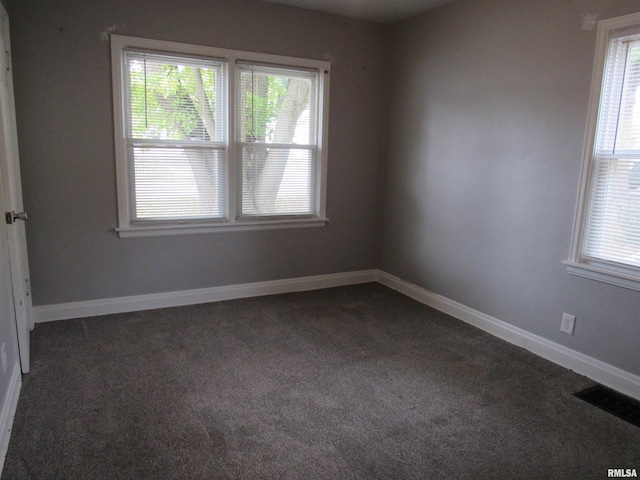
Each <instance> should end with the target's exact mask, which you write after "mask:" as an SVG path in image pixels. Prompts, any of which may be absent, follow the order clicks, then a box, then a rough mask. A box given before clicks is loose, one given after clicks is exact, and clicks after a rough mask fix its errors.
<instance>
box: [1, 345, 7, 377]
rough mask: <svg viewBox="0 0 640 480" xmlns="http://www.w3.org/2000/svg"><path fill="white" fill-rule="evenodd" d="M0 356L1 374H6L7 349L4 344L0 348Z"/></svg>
mask: <svg viewBox="0 0 640 480" xmlns="http://www.w3.org/2000/svg"><path fill="white" fill-rule="evenodd" d="M0 355H2V373H7V347H6V345H5V344H4V343H3V344H2V347H0Z"/></svg>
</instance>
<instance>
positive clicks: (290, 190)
mask: <svg viewBox="0 0 640 480" xmlns="http://www.w3.org/2000/svg"><path fill="white" fill-rule="evenodd" d="M241 162H242V189H241V194H240V195H241V198H240V203H241V213H240V216H244V217H246V216H279V215H312V214H313V213H314V212H315V198H316V195H315V185H316V177H315V150H313V149H298V148H294V149H285V148H267V147H244V148H243V149H242V158H241Z"/></svg>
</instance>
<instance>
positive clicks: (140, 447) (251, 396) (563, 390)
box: [2, 284, 640, 480]
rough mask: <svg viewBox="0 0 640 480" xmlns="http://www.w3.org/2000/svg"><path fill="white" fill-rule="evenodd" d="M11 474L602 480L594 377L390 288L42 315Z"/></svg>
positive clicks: (609, 449) (624, 431)
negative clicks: (82, 315)
mask: <svg viewBox="0 0 640 480" xmlns="http://www.w3.org/2000/svg"><path fill="white" fill-rule="evenodd" d="M32 359H33V364H32V372H31V373H30V374H29V375H28V376H26V377H25V381H24V385H23V388H22V394H21V398H20V402H19V405H18V411H17V416H16V419H15V423H14V429H13V433H12V437H11V443H10V445H9V452H8V455H7V458H6V462H5V466H4V471H3V474H2V479H38V480H40V479H227V478H228V479H258V478H260V479H301V480H308V479H439V478H443V479H445V478H446V479H454V478H455V479H510V480H511V479H572V480H576V479H604V478H607V469H608V468H636V469H638V471H640V428H638V427H636V426H633V425H631V424H629V423H626V422H624V421H622V420H620V419H619V418H617V417H615V416H613V415H610V414H608V413H606V412H604V411H601V410H599V409H597V408H595V407H593V406H591V405H589V404H587V403H586V402H584V401H582V400H580V399H578V398H576V397H574V396H573V393H575V392H577V391H579V390H582V389H584V388H586V387H588V386H590V385H592V384H593V382H591V381H589V380H588V379H586V378H584V377H581V376H579V375H576V374H574V373H572V372H570V371H568V370H565V369H563V368H560V367H558V366H556V365H554V364H551V363H550V362H547V361H546V360H543V359H541V358H538V357H536V356H534V355H532V354H530V353H528V352H526V351H524V350H521V349H519V348H517V347H514V346H512V345H509V344H507V343H505V342H502V341H500V340H498V339H496V338H494V337H492V336H490V335H488V334H486V333H484V332H482V331H480V330H477V329H475V328H473V327H470V326H468V325H466V324H464V323H462V322H460V321H457V320H454V319H452V318H450V317H448V316H446V315H444V314H441V313H439V312H437V311H434V310H432V309H430V308H428V307H426V306H424V305H421V304H419V303H417V302H415V301H413V300H411V299H409V298H407V297H404V296H402V295H400V294H398V293H396V292H394V291H392V290H389V289H387V288H385V287H383V286H381V285H378V284H367V285H359V286H351V287H343V288H334V289H327V290H320V291H314V292H305V293H294V294H286V295H278V296H270V297H260V298H252V299H243V300H234V301H227V302H220V303H212V304H205V305H196V306H189V307H179V308H169V309H162V310H154V311H147V312H139V313H130V314H120V315H109V316H103V317H94V318H88V319H78V320H71V321H61V322H54V323H48V324H39V325H37V327H36V329H35V330H34V332H33V352H32Z"/></svg>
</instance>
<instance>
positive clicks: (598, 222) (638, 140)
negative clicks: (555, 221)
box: [567, 13, 640, 290]
mask: <svg viewBox="0 0 640 480" xmlns="http://www.w3.org/2000/svg"><path fill="white" fill-rule="evenodd" d="M591 96H592V98H591V101H592V103H591V105H590V113H589V123H588V127H587V135H586V144H585V156H584V161H583V172H582V180H581V192H580V197H579V204H578V211H577V214H576V222H575V227H574V239H573V244H572V251H571V258H570V260H569V262H567V264H568V266H569V271H570V272H571V273H574V274H577V275H582V276H586V277H588V278H593V279H597V280H602V281H605V282H608V283H612V284H615V285H619V286H623V287H627V288H632V289H636V290H640V13H639V14H634V15H627V16H625V17H619V18H615V19H611V20H605V21H601V22H599V26H598V40H597V52H596V62H595V66H594V76H593V84H592V94H591Z"/></svg>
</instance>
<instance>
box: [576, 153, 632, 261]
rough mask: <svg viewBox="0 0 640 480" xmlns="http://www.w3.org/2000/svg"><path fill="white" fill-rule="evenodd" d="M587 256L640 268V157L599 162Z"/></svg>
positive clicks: (601, 160) (587, 241) (595, 173)
mask: <svg viewBox="0 0 640 480" xmlns="http://www.w3.org/2000/svg"><path fill="white" fill-rule="evenodd" d="M589 213H590V218H589V223H588V225H587V235H586V239H585V255H586V256H587V257H589V258H592V259H600V260H607V261H613V262H618V263H623V264H626V265H632V266H637V267H640V158H638V159H637V160H636V161H633V160H620V159H615V158H614V159H611V158H605V159H600V160H598V161H597V162H596V167H595V172H594V182H593V196H592V199H591V205H590V211H589Z"/></svg>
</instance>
